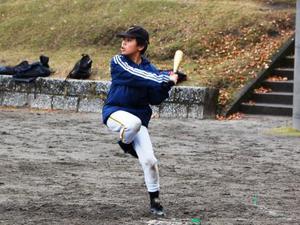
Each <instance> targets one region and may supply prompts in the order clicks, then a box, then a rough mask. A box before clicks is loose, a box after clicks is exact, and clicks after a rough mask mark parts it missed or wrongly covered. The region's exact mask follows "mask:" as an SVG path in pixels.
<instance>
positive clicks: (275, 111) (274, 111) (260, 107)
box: [240, 103, 293, 116]
mask: <svg viewBox="0 0 300 225" xmlns="http://www.w3.org/2000/svg"><path fill="white" fill-rule="evenodd" d="M240 111H241V112H243V113H245V114H259V115H275V116H292V114H293V106H292V105H285V104H267V103H255V104H250V103H242V104H241V106H240Z"/></svg>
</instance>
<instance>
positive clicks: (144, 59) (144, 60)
mask: <svg viewBox="0 0 300 225" xmlns="http://www.w3.org/2000/svg"><path fill="white" fill-rule="evenodd" d="M121 55H122V54H121ZM122 56H123V57H124V58H125V59H126V61H128V62H130V64H135V65H147V64H150V61H149V60H148V59H147V58H146V57H145V56H144V55H142V62H141V64H136V63H135V62H133V61H132V60H131V59H130V58H129V57H128V56H126V55H122Z"/></svg>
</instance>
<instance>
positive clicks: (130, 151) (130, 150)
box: [118, 141, 138, 158]
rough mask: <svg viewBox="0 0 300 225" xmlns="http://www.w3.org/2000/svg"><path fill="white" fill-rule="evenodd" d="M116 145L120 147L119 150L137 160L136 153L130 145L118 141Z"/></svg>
mask: <svg viewBox="0 0 300 225" xmlns="http://www.w3.org/2000/svg"><path fill="white" fill-rule="evenodd" d="M118 144H119V145H120V147H121V149H123V151H124V152H125V153H128V154H130V155H132V156H133V157H135V158H138V155H137V154H136V151H135V150H134V148H133V144H132V143H130V144H125V143H123V142H122V141H118Z"/></svg>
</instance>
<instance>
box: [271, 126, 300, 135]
mask: <svg viewBox="0 0 300 225" xmlns="http://www.w3.org/2000/svg"><path fill="white" fill-rule="evenodd" d="M269 133H270V134H275V135H280V136H292V137H300V131H299V130H296V129H294V128H292V127H279V128H273V129H272V130H271V131H270V132H269Z"/></svg>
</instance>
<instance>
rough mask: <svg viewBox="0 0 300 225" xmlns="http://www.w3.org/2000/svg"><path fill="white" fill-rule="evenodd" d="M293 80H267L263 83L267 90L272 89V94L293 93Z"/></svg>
mask: <svg viewBox="0 0 300 225" xmlns="http://www.w3.org/2000/svg"><path fill="white" fill-rule="evenodd" d="M293 85H294V81H293V80H287V81H268V80H265V81H263V82H262V86H263V87H265V88H270V89H271V90H272V92H290V93H292V92H293Z"/></svg>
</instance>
